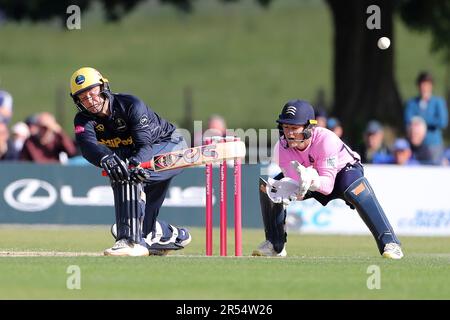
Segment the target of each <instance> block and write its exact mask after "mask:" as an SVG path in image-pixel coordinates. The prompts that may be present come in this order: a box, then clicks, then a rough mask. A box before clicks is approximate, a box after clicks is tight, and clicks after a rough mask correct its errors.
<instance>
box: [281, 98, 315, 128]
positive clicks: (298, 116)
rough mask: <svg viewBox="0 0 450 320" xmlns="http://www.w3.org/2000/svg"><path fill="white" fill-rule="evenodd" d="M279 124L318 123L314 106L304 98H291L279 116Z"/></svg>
mask: <svg viewBox="0 0 450 320" xmlns="http://www.w3.org/2000/svg"><path fill="white" fill-rule="evenodd" d="M277 122H278V124H292V125H310V124H317V121H316V120H315V116H314V108H313V107H312V106H311V105H310V104H309V103H308V102H307V101H304V100H298V99H297V100H289V101H288V102H286V104H285V105H284V106H283V110H282V111H281V113H280V115H279V116H278V120H277Z"/></svg>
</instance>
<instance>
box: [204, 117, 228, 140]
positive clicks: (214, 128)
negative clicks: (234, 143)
mask: <svg viewBox="0 0 450 320" xmlns="http://www.w3.org/2000/svg"><path fill="white" fill-rule="evenodd" d="M226 131H227V123H226V122H225V119H224V118H223V117H222V116H219V115H217V114H214V115H212V116H211V117H209V119H208V129H207V134H208V136H221V137H225V136H226V134H227V133H226Z"/></svg>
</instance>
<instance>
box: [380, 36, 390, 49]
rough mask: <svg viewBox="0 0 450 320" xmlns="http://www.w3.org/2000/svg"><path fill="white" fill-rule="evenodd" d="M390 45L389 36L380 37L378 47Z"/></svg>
mask: <svg viewBox="0 0 450 320" xmlns="http://www.w3.org/2000/svg"><path fill="white" fill-rule="evenodd" d="M390 45H391V40H389V38H388V37H381V38H380V39H378V48H380V49H381V50H385V49H387V48H389V46H390Z"/></svg>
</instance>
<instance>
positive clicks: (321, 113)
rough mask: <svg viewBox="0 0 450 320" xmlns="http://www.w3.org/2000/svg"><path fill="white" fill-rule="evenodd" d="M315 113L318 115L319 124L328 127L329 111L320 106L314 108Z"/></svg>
mask: <svg viewBox="0 0 450 320" xmlns="http://www.w3.org/2000/svg"><path fill="white" fill-rule="evenodd" d="M314 114H315V115H316V120H317V126H318V127H323V128H326V127H327V117H328V114H327V111H326V110H325V109H324V108H322V107H318V108H316V109H315V110H314Z"/></svg>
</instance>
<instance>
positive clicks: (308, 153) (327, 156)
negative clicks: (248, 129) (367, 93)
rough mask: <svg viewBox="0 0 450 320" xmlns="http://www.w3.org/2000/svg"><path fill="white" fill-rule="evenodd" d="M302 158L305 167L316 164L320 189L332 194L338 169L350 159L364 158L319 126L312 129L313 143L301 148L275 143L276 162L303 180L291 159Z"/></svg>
mask: <svg viewBox="0 0 450 320" xmlns="http://www.w3.org/2000/svg"><path fill="white" fill-rule="evenodd" d="M294 160H296V161H298V162H299V163H300V164H302V165H303V166H305V167H310V166H312V167H313V168H314V169H316V170H317V172H318V173H319V176H320V188H319V189H318V190H317V191H318V192H320V193H322V194H324V195H328V194H330V193H331V191H333V188H334V180H335V179H336V175H337V173H338V172H339V171H340V170H341V169H342V168H344V167H345V166H346V165H347V163H352V164H353V163H355V162H356V161H358V160H361V157H360V156H359V154H358V153H356V152H354V151H353V150H351V149H350V148H349V147H348V146H347V145H346V144H345V143H344V142H343V141H342V140H341V139H340V138H339V137H338V136H337V135H336V134H335V133H334V132H332V131H330V130H328V129H326V128H322V127H315V128H314V129H313V130H312V135H311V143H310V144H309V146H308V147H307V148H306V149H305V150H303V151H300V150H298V149H297V148H284V147H283V146H281V145H280V141H278V142H277V143H276V144H275V147H274V152H273V157H272V161H273V162H274V163H276V164H277V165H278V166H279V167H280V168H281V170H282V171H283V174H284V176H285V177H289V178H292V179H295V180H297V181H298V180H299V176H298V173H297V171H296V170H295V169H294V168H292V166H291V161H294Z"/></svg>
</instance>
